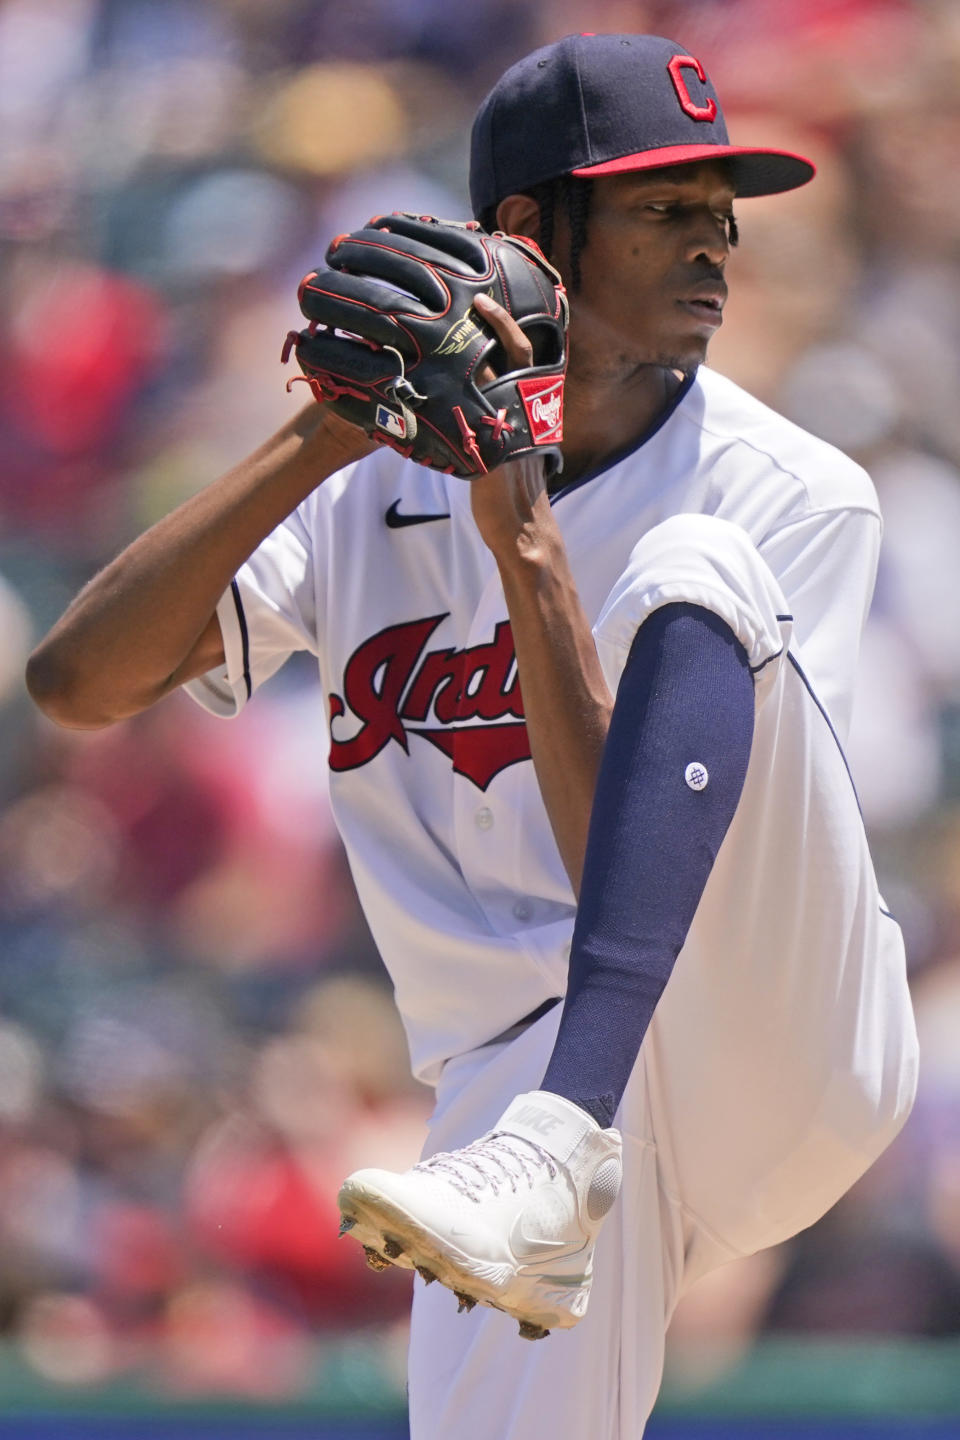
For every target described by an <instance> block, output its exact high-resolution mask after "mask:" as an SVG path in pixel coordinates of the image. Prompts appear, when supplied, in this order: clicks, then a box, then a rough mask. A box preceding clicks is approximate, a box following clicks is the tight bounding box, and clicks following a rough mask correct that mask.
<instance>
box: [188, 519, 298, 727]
mask: <svg viewBox="0 0 960 1440" xmlns="http://www.w3.org/2000/svg"><path fill="white" fill-rule="evenodd" d="M312 499H313V497H310V498H309V499H308V501H305V502H304V504H303V505H301V506H300V507H299V508H298V509H296V510H294V511H293V512H292V514H290V515H288V516H287V518H286V520H284V522H283V523H282V524H281V525H278V526H277V528H276V530H274V531H273V533H272V534H270V535H268V536H267V538H266V539H265V540H264V541H263V542H262V544H261V545H260V546H258V548H257V549H256V550H255V551H254V552H253V554H252V555H251V556H250V558H249V560H248V561H247V562H246V564H245V565H243V566H241V568H240V569H239V570H238V571H237V574H236V576H235V578H234V580H233V581H232V582H231V584H230V587H229V589H227V590H226V591H225V592H224V594H223V595H222V597H221V599H220V603H219V605H218V606H217V619H218V620H219V622H220V632H221V634H222V636H223V648H224V655H225V662H224V664H223V665H221V666H220V667H219V668H218V669H216V670H211V671H208V673H207V674H206V675H201V676H200V677H199V679H197V680H192V681H190V682H189V683H188V684H186V685H185V686H184V687H183V688H184V689H185V690H186V692H187V694H188V695H189V696H190V697H191V699H193V700H196V701H197V703H198V704H200V705H202V706H203V707H204V709H206V710H210V711H211V712H212V713H213V714H214V715H220V716H223V717H226V718H229V717H232V716H234V715H238V714H239V713H240V711H241V710H242V709H243V707H244V705H245V704H246V703H247V701H248V700H249V699H250V697H251V695H252V694H253V692H254V690H256V689H257V687H258V686H260V685H262V684H263V683H264V681H265V680H269V679H270V676H271V675H273V674H275V673H276V671H277V670H279V669H280V667H281V665H282V664H283V663H284V661H285V660H286V659H288V657H289V656H290V655H292V654H293V653H294V651H295V650H307V651H309V652H310V653H311V654H313V655H316V654H317V645H318V640H317V595H316V591H317V562H316V554H317V549H318V547H317V546H316V544H315V543H314V542H313V539H312V531H313V528H315V523H316V521H315V508H316V507H315V505H312V504H311V503H310V502H311V501H312Z"/></svg>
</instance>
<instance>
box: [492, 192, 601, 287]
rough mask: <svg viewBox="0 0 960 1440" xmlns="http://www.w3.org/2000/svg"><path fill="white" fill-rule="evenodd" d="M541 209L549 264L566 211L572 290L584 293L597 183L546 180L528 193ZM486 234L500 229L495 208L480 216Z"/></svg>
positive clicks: (543, 244)
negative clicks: (558, 223) (582, 281)
mask: <svg viewBox="0 0 960 1440" xmlns="http://www.w3.org/2000/svg"><path fill="white" fill-rule="evenodd" d="M524 194H526V195H529V196H530V198H531V200H535V201H536V202H537V204H538V205H539V207H540V238H539V241H538V243H539V245H540V249H541V250H542V251H543V253H544V255H546V257H547V259H548V260H551V259H552V258H553V242H554V238H555V227H556V217H557V213H558V211H560V210H561V209H562V210H565V211H566V216H567V224H568V225H569V227H570V289H571V290H572V291H574V292H576V291H577V290H579V289H580V256H581V254H582V253H583V249H584V247H585V245H586V243H587V217H588V216H589V213H590V200H591V197H592V195H593V181H592V180H590V179H581V178H580V177H579V176H577V175H558V176H557V177H556V179H554V180H542V181H540V182H539V184H537V185H531V186H530V187H529V189H527V190H526V191H524ZM480 223H481V225H482V226H483V228H484V229H485V230H493V229H495V228H496V224H497V215H496V210H495V209H493V208H491V209H489V210H486V211H484V213H483V214H482V215H481V216H480Z"/></svg>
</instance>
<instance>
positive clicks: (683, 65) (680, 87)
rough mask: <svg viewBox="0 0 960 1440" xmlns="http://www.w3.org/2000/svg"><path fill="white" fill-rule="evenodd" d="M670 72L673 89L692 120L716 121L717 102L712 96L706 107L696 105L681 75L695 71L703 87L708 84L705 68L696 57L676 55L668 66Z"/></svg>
mask: <svg viewBox="0 0 960 1440" xmlns="http://www.w3.org/2000/svg"><path fill="white" fill-rule="evenodd" d="M667 69H668V70H669V72H670V79H671V80H672V81H673V88H674V90H676V92H677V99H678V100H679V101H680V105H681V108H682V109H683V110H684V112H685V113H686V114H687V115H689V116H690V118H691V120H714V119H716V115H717V102H716V100H714V99H713V97H712V96H711V97H710V99H709V100H708V101H707V103H706V105H695V104H694V103H693V100H692V99H691V97H690V91H689V90H688V89H687V86H686V82H685V80H684V78H683V76H682V75H681V74H680V71H681V70H684V69H688V70H695V71H696V75H697V79H698V80H699V81H700V83H701V84H702V85H705V84H706V82H707V77H706V74H705V72H704V68H703V66H702V65H701V64H700V61H699V60H698V59H697V58H696V56H694V55H674V57H673V59H672V60H671V61H670V64H669V65H668V66H667Z"/></svg>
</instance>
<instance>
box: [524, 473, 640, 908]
mask: <svg viewBox="0 0 960 1440" xmlns="http://www.w3.org/2000/svg"><path fill="white" fill-rule="evenodd" d="M538 509H539V510H540V524H539V525H538V526H537V528H536V531H535V532H528V533H527V535H526V537H525V539H524V542H523V543H521V545H520V546H518V547H516V548H513V549H511V550H507V551H504V552H501V553H499V554H498V555H497V562H498V565H499V568H500V574H501V578H502V581H503V589H504V596H505V598H506V601H507V609H508V613H509V615H510V623H511V629H512V631H513V639H514V646H515V650H516V656H517V667H518V670H519V674H520V688H521V691H522V694H523V705H524V713H525V715H526V722H527V732H528V735H529V739H530V753H531V755H532V757H533V763H534V767H535V769H536V773H537V781H538V783H539V786H540V792H541V794H542V796H543V801H544V805H545V807H546V811H547V815H548V817H549V820H550V825H551V828H552V830H553V834H554V838H555V839H556V842H557V846H558V848H559V850H560V856H561V859H562V860H563V863H564V866H565V868H566V871H567V874H568V875H569V877H570V883H571V884H572V886H573V889H574V893H575V894H576V895H579V893H580V881H581V876H582V874H583V859H584V854H585V852H586V846H587V831H588V827H589V823H590V811H591V807H592V805H593V796H594V791H595V789H596V783H597V774H598V772H599V769H600V760H601V757H602V755H603V748H604V743H605V741H606V736H607V730H608V729H609V725H610V715H611V713H612V710H613V697H612V696H611V694H610V691H609V689H608V687H607V683H606V680H605V679H604V676H603V671H602V670H601V667H600V661H599V658H598V656H597V651H596V646H595V645H594V641H593V635H592V633H591V630H590V626H589V624H588V622H587V618H586V616H585V614H584V612H583V608H582V606H581V604H580V597H579V595H578V594H577V590H576V586H575V584H574V581H573V576H572V574H571V572H570V567H569V564H568V562H567V557H566V552H565V549H564V546H563V541H562V539H561V537H560V534H559V531H557V529H556V526H555V524H554V522H553V516H552V512H551V511H550V508H549V505H547V503H546V496H544V497H543V498H542V502H538Z"/></svg>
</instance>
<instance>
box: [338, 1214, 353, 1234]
mask: <svg viewBox="0 0 960 1440" xmlns="http://www.w3.org/2000/svg"><path fill="white" fill-rule="evenodd" d="M356 1223H357V1222H356V1220H354V1218H353V1216H352V1215H341V1217H340V1235H341V1237H343V1236H344V1235H346V1234H347V1232H348V1231H350V1230H352V1229H353V1227H354V1225H356Z"/></svg>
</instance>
